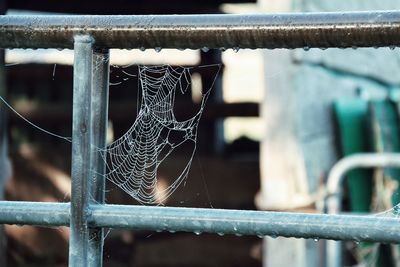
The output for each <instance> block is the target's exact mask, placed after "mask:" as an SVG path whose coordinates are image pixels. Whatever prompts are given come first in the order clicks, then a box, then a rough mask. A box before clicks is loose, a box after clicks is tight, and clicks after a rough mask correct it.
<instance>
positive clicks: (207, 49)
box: [201, 46, 210, 53]
mask: <svg viewBox="0 0 400 267" xmlns="http://www.w3.org/2000/svg"><path fill="white" fill-rule="evenodd" d="M201 51H203V52H204V53H207V52H208V51H210V49H209V48H208V47H207V46H205V47H203V48H201Z"/></svg>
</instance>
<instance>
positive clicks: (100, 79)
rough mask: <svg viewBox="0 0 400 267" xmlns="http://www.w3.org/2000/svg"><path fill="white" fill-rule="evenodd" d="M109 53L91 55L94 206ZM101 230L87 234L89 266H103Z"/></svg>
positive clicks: (100, 188) (98, 197) (99, 190)
mask: <svg viewBox="0 0 400 267" xmlns="http://www.w3.org/2000/svg"><path fill="white" fill-rule="evenodd" d="M109 69H110V65H109V51H108V49H104V50H95V51H94V54H93V77H92V78H93V85H92V107H91V108H92V112H91V117H92V144H93V146H92V158H91V160H92V164H91V166H92V167H93V168H94V170H95V173H94V174H93V177H92V179H93V180H92V183H91V185H90V189H89V192H90V194H91V197H92V200H93V201H94V202H96V203H101V204H102V203H104V190H105V177H104V175H103V174H104V173H105V170H106V165H105V162H104V160H103V158H102V156H101V154H100V153H99V151H98V149H97V148H104V147H105V146H106V134H107V120H108V85H109ZM103 235H104V234H103V228H92V229H90V231H89V238H90V239H89V240H90V242H89V255H88V266H89V267H101V266H103Z"/></svg>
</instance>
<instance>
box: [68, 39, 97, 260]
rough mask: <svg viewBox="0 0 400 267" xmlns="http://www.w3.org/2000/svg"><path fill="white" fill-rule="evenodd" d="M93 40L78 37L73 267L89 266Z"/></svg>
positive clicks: (73, 142) (76, 54)
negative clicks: (88, 221) (88, 219)
mask: <svg viewBox="0 0 400 267" xmlns="http://www.w3.org/2000/svg"><path fill="white" fill-rule="evenodd" d="M92 57H93V39H92V38H91V37H90V36H88V35H79V36H75V38H74V89H73V112H72V114H73V119H72V167H71V176H72V185H71V186H72V189H71V221H70V244H69V266H71V267H72V266H73V267H77V266H82V267H86V266H88V264H87V263H88V250H89V228H88V223H87V217H88V214H87V213H88V204H89V188H90V183H91V179H90V177H91V175H90V174H91V172H92V166H91V164H92V161H91V91H92V90H91V89H92Z"/></svg>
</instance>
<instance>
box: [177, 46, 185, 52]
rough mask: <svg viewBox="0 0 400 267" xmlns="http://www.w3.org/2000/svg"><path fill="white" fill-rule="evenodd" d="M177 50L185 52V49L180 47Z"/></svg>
mask: <svg viewBox="0 0 400 267" xmlns="http://www.w3.org/2000/svg"><path fill="white" fill-rule="evenodd" d="M178 50H179V51H185V50H186V48H182V47H180V48H178Z"/></svg>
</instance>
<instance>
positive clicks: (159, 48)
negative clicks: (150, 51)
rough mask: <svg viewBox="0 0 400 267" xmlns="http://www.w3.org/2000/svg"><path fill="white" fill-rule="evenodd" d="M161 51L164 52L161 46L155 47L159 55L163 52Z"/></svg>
mask: <svg viewBox="0 0 400 267" xmlns="http://www.w3.org/2000/svg"><path fill="white" fill-rule="evenodd" d="M161 50H162V48H161V47H159V46H157V47H154V51H156V52H157V53H159V52H161Z"/></svg>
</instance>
